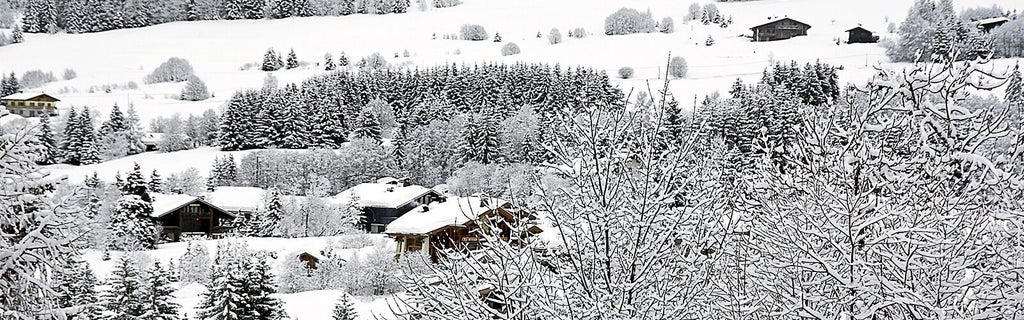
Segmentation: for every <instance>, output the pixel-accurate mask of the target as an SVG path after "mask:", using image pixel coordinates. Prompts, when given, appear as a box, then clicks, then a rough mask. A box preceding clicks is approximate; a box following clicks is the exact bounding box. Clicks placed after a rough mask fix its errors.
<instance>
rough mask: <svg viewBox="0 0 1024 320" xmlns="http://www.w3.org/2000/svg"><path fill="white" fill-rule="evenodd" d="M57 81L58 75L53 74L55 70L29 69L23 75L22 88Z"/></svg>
mask: <svg viewBox="0 0 1024 320" xmlns="http://www.w3.org/2000/svg"><path fill="white" fill-rule="evenodd" d="M54 81H57V77H55V76H53V72H49V71H46V72H43V71H42V70H29V71H25V74H23V75H22V76H21V88H23V89H29V88H38V87H41V86H43V85H44V84H47V83H50V82H54Z"/></svg>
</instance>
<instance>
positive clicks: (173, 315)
mask: <svg viewBox="0 0 1024 320" xmlns="http://www.w3.org/2000/svg"><path fill="white" fill-rule="evenodd" d="M148 271H149V272H148V274H149V277H148V279H146V285H145V287H144V288H143V292H142V308H143V309H142V311H143V314H142V317H141V318H140V319H148V320H179V319H181V317H180V316H178V309H179V308H180V306H179V305H178V304H177V303H175V302H174V301H172V299H173V298H174V287H172V286H171V279H170V276H169V273H168V271H167V270H166V269H164V268H161V267H160V261H154V262H153V266H152V267H151V268H150V269H149V270H148Z"/></svg>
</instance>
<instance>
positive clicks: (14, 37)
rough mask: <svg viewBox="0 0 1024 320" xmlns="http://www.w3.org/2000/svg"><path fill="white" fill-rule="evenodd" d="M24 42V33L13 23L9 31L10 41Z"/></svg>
mask: <svg viewBox="0 0 1024 320" xmlns="http://www.w3.org/2000/svg"><path fill="white" fill-rule="evenodd" d="M22 42H25V35H24V34H23V33H21V27H19V26H17V25H15V26H14V30H13V31H11V43H22Z"/></svg>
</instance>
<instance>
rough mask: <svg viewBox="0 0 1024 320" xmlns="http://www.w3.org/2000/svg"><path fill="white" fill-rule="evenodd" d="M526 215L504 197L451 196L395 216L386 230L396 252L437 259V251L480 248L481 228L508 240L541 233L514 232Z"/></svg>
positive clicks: (533, 227) (536, 229)
mask: <svg viewBox="0 0 1024 320" xmlns="http://www.w3.org/2000/svg"><path fill="white" fill-rule="evenodd" d="M524 218H528V217H527V216H524V215H523V213H522V212H521V211H520V210H518V209H515V208H513V207H512V205H511V204H509V203H508V202H507V201H505V200H501V199H494V198H481V197H452V198H449V199H442V200H440V201H438V202H435V203H431V204H429V205H424V206H422V207H420V209H417V210H416V211H413V212H409V213H407V214H405V215H403V216H402V217H400V218H398V219H395V221H394V222H392V223H391V224H389V225H388V226H387V231H386V232H385V233H386V234H387V235H388V236H390V237H392V238H394V239H395V241H396V242H397V255H399V256H401V255H402V254H405V253H406V252H421V253H423V254H424V255H425V256H429V257H430V259H431V260H432V261H434V262H437V258H438V250H442V249H460V250H476V249H478V248H479V247H480V243H481V242H482V241H485V240H484V239H483V237H481V236H480V234H479V232H480V231H484V230H486V231H489V232H496V233H497V234H498V235H499V236H500V237H501V238H502V239H505V240H508V239H513V237H515V238H519V239H521V238H524V237H527V236H530V235H533V234H538V233H541V232H542V230H541V229H540V228H538V227H536V226H532V227H530V228H529V229H528V231H527V232H526V233H528V234H512V228H511V227H510V225H512V224H513V223H515V222H516V221H519V220H520V219H524ZM491 228H497V229H491Z"/></svg>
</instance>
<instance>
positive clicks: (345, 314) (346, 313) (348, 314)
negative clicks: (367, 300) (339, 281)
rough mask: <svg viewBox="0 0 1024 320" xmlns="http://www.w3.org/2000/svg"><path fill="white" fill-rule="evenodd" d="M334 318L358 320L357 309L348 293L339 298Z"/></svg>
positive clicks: (335, 319) (337, 319) (335, 306)
mask: <svg viewBox="0 0 1024 320" xmlns="http://www.w3.org/2000/svg"><path fill="white" fill-rule="evenodd" d="M333 316H334V317H333V319H334V320H356V317H357V314H356V309H355V307H353V305H352V300H351V299H350V298H349V296H348V293H342V294H341V297H339V298H338V303H337V304H335V305H334V312H333Z"/></svg>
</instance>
